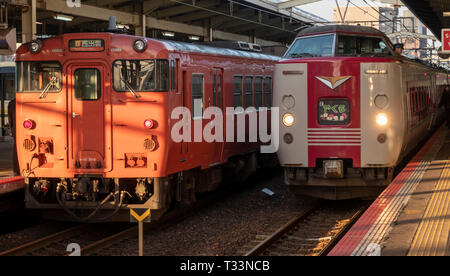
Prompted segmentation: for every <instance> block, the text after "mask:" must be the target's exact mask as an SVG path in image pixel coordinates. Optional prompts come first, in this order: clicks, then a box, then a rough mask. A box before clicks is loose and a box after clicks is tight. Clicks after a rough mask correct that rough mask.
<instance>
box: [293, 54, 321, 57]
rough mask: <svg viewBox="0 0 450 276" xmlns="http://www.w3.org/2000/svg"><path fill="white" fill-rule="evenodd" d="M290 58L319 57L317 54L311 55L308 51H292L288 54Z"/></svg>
mask: <svg viewBox="0 0 450 276" xmlns="http://www.w3.org/2000/svg"><path fill="white" fill-rule="evenodd" d="M289 57H291V58H302V57H319V55H313V54H310V53H292V54H290V55H289Z"/></svg>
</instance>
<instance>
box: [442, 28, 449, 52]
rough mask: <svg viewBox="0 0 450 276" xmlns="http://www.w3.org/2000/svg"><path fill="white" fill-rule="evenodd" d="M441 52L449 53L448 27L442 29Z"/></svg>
mask: <svg viewBox="0 0 450 276" xmlns="http://www.w3.org/2000/svg"><path fill="white" fill-rule="evenodd" d="M442 53H443V54H450V29H443V30H442Z"/></svg>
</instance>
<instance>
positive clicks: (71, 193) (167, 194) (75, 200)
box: [25, 154, 278, 222]
mask: <svg viewBox="0 0 450 276" xmlns="http://www.w3.org/2000/svg"><path fill="white" fill-rule="evenodd" d="M262 160H264V161H263V162H262ZM270 160H271V161H270V162H267V157H266V158H263V159H262V158H261V156H259V155H257V154H250V155H246V156H241V157H238V158H234V159H233V160H230V162H228V163H226V164H224V165H219V166H216V167H212V168H209V169H207V170H201V169H200V168H196V169H192V170H189V171H185V172H180V173H177V174H173V175H170V176H168V177H163V178H103V177H102V176H101V175H77V176H76V177H75V178H59V179H57V178H26V179H25V185H26V200H25V201H26V207H27V208H28V209H35V210H40V212H41V215H42V216H43V217H44V218H48V219H52V220H55V219H56V220H63V221H66V220H70V221H79V222H105V221H128V220H129V217H130V215H129V209H150V210H151V218H152V220H159V219H160V218H161V217H162V216H163V215H164V214H165V213H166V212H167V211H168V210H169V209H172V208H184V207H187V206H189V205H191V204H193V203H195V202H196V200H197V196H199V195H203V194H208V193H210V192H213V191H215V190H217V189H219V188H220V186H222V185H225V184H227V185H233V184H237V183H242V182H244V181H245V180H247V179H248V178H249V177H250V176H251V175H252V174H253V173H255V172H256V170H257V169H258V167H262V166H264V167H271V168H273V167H275V166H276V165H277V164H278V163H277V159H276V158H275V156H273V157H272V158H270Z"/></svg>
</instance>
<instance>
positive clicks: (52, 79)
mask: <svg viewBox="0 0 450 276" xmlns="http://www.w3.org/2000/svg"><path fill="white" fill-rule="evenodd" d="M16 70H17V74H16V76H17V92H41V93H42V91H46V92H59V91H60V90H61V64H59V63H58V62H17V69H16Z"/></svg>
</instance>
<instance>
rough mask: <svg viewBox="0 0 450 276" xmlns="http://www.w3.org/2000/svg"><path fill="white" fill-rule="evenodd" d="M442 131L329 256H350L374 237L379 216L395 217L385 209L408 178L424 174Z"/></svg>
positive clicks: (436, 150) (440, 130)
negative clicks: (363, 242) (374, 229)
mask: <svg viewBox="0 0 450 276" xmlns="http://www.w3.org/2000/svg"><path fill="white" fill-rule="evenodd" d="M442 130H443V128H440V129H439V130H438V131H436V133H435V134H434V135H433V136H432V137H431V138H430V139H429V141H428V142H427V143H426V144H425V146H424V147H423V148H422V149H421V150H420V151H419V152H418V153H417V154H416V156H415V157H414V158H413V160H412V161H411V162H410V163H409V164H408V165H407V167H406V168H405V169H404V170H403V171H402V172H401V173H400V174H399V175H398V176H397V177H396V179H395V180H394V181H393V183H392V184H391V185H390V186H389V187H388V189H387V190H385V191H384V192H383V193H382V195H381V196H380V197H379V198H378V199H377V200H376V201H375V202H374V203H373V204H372V206H371V207H370V208H369V210H368V211H367V212H366V213H365V214H364V215H363V216H362V217H361V219H360V220H359V221H358V222H357V223H356V224H355V225H354V226H353V228H352V229H351V230H350V232H349V233H347V235H346V236H345V237H344V238H343V239H342V240H341V241H340V242H339V244H338V245H337V246H336V247H335V248H334V249H333V250H332V251H331V252H330V254H329V256H349V255H352V253H354V252H355V251H357V249H358V245H359V244H360V243H361V242H362V241H364V240H365V239H368V238H369V237H370V236H371V235H372V236H375V234H373V233H372V232H371V229H373V228H374V227H377V225H376V221H377V219H379V218H380V215H382V214H383V213H384V212H385V214H391V215H395V212H394V211H392V210H389V209H388V210H387V211H386V208H387V207H388V206H389V204H390V203H391V201H392V200H393V199H394V198H395V196H396V195H397V194H398V192H399V191H400V190H401V189H402V187H403V186H404V185H405V184H406V183H408V180H409V179H410V178H411V180H412V179H415V178H416V177H417V173H419V174H420V173H422V174H423V173H424V166H425V167H426V166H427V165H428V164H429V163H430V160H433V159H434V156H435V155H436V154H437V152H438V151H439V149H440V147H438V146H439V145H440V144H443V140H444V137H445V135H442V133H443V131H442ZM444 134H445V132H444ZM438 138H439V139H438ZM436 140H438V141H439V143H435V141H436ZM432 149H433V150H432ZM430 151H431V152H432V154H429V153H430ZM425 156H429V157H428V158H426V160H427V161H425V159H424V157H425ZM416 170H417V172H416ZM415 172H416V173H415ZM410 182H413V181H410ZM409 188H410V189H408V188H406V190H404V192H405V193H406V194H404V195H406V197H407V196H408V194H409V193H408V191H410V190H411V189H412V187H409ZM408 200H409V198H408ZM400 206H402V205H400ZM386 223H387V222H384V224H386ZM389 226H390V224H389ZM374 233H375V232H374ZM377 236H378V237H379V239H380V238H381V237H384V235H383V234H379V235H377ZM381 239H382V238H381ZM366 249H367V248H363V250H366Z"/></svg>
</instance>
